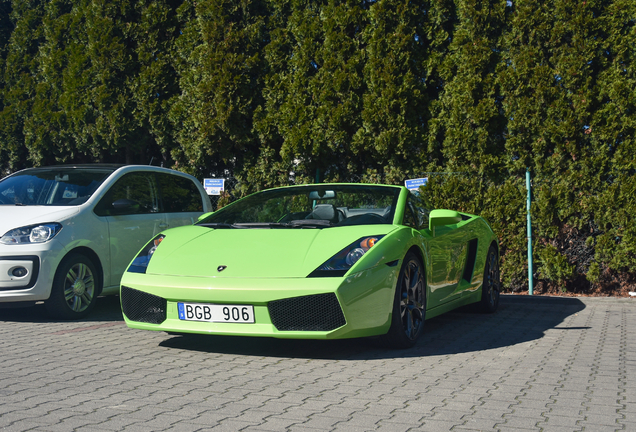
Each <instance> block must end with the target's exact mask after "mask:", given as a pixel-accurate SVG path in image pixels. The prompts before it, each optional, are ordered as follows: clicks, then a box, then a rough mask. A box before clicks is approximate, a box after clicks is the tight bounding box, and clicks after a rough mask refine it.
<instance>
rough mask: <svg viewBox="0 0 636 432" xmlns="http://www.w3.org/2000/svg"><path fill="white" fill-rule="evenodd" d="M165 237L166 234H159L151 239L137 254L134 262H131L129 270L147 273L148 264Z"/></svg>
mask: <svg viewBox="0 0 636 432" xmlns="http://www.w3.org/2000/svg"><path fill="white" fill-rule="evenodd" d="M165 237H166V236H165V235H163V234H159V235H158V236H157V237H155V238H153V239H152V240H150V241H149V242H148V244H147V245H146V246H144V248H143V249H142V250H141V251H140V252H139V253H138V254H137V256H136V257H135V259H134V260H133V262H132V263H130V267H128V271H129V272H131V273H146V270H147V269H148V264H149V263H150V258H152V255H153V254H154V253H155V251H156V250H157V247H158V246H159V244H160V243H161V241H162V240H163V239H164V238H165Z"/></svg>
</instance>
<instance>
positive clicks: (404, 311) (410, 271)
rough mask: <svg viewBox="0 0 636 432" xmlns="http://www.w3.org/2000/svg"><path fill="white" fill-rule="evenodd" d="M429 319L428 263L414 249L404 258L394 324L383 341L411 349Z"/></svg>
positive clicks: (393, 316)
mask: <svg viewBox="0 0 636 432" xmlns="http://www.w3.org/2000/svg"><path fill="white" fill-rule="evenodd" d="M425 319H426V283H425V279H424V266H423V265H422V262H421V261H420V259H419V258H418V256H417V255H415V254H414V253H412V252H409V253H407V254H406V256H405V257H404V261H403V263H402V267H401V269H400V275H399V277H398V282H397V286H396V289H395V296H394V299H393V313H392V314H391V327H390V328H389V331H388V332H387V334H386V335H384V336H383V341H384V343H385V344H386V345H388V346H389V347H392V348H399V349H404V348H411V347H413V346H414V345H415V344H416V343H417V340H418V339H419V337H420V336H421V334H422V332H423V329H424V320H425Z"/></svg>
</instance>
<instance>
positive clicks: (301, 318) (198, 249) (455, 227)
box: [121, 184, 500, 348]
mask: <svg viewBox="0 0 636 432" xmlns="http://www.w3.org/2000/svg"><path fill="white" fill-rule="evenodd" d="M499 289H500V282H499V252H498V245H497V238H496V236H495V235H494V234H493V232H492V230H491V229H490V227H489V226H488V224H487V223H486V222H485V221H484V220H483V219H482V218H481V217H479V216H474V215H469V214H464V213H458V212H456V211H451V210H439V209H438V210H432V211H431V210H430V209H427V208H425V206H424V205H423V201H422V200H421V198H420V197H419V196H418V195H416V194H413V193H412V192H410V191H409V190H408V189H406V188H405V187H402V186H386V185H371V184H315V185H304V186H291V187H283V188H277V189H270V190H265V191H261V192H258V193H255V194H253V195H250V196H248V197H246V198H243V199H241V200H239V201H236V202H234V203H232V204H230V205H228V206H227V207H224V208H222V209H220V210H218V211H217V212H214V213H207V214H205V215H203V216H202V217H201V218H200V220H199V221H198V222H197V223H196V224H194V225H191V226H185V227H179V228H174V229H170V230H167V231H164V232H163V233H161V234H160V235H158V236H157V237H155V238H154V239H152V240H151V241H150V242H149V243H148V244H147V245H146V246H145V247H144V248H143V249H142V250H141V252H139V254H138V255H137V257H136V258H135V259H134V260H133V261H132V263H131V264H130V266H129V267H128V270H127V271H126V272H125V274H124V276H123V278H122V280H121V304H122V309H123V312H124V318H125V320H126V324H127V325H128V326H129V327H133V328H138V329H146V330H159V331H167V332H175V333H203V334H216V335H242V336H271V337H277V338H297V339H336V338H354V337H366V336H380V337H381V338H383V339H385V342H387V343H388V344H389V345H391V346H393V347H398V348H408V347H411V346H413V345H415V343H416V342H417V339H418V337H419V336H420V335H421V334H422V329H423V325H424V320H425V318H432V317H434V316H437V315H439V314H442V313H444V312H448V311H450V310H452V309H454V308H457V307H459V306H463V305H467V304H470V303H478V304H477V307H478V308H480V309H481V310H483V311H484V312H494V311H495V310H496V309H497V306H498V304H499Z"/></svg>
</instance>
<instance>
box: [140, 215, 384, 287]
mask: <svg viewBox="0 0 636 432" xmlns="http://www.w3.org/2000/svg"><path fill="white" fill-rule="evenodd" d="M394 228H395V226H393V225H365V226H353V227H342V228H328V229H210V228H205V227H199V226H189V227H182V228H175V229H173V230H168V231H166V232H165V235H166V237H165V238H164V240H163V241H162V242H161V245H160V246H159V247H158V248H157V250H156V252H155V253H154V255H153V257H152V259H151V260H150V264H149V266H148V271H147V273H149V274H151V273H152V274H163V275H183V276H194V277H215V278H292V277H294V278H304V277H306V276H307V275H308V274H309V273H311V272H312V271H314V270H315V269H316V268H318V267H319V266H320V265H321V264H323V263H324V262H325V261H327V260H328V259H329V258H331V257H332V256H333V255H335V254H336V253H338V252H339V251H340V250H342V249H343V248H345V247H347V246H348V245H350V244H351V243H353V242H354V241H356V240H358V239H360V238H362V237H366V236H370V235H382V234H386V233H388V232H389V231H391V230H392V229H394ZM219 266H226V268H225V269H224V270H223V271H221V272H219V271H218V270H217V268H218V267H219Z"/></svg>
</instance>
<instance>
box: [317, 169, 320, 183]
mask: <svg viewBox="0 0 636 432" xmlns="http://www.w3.org/2000/svg"><path fill="white" fill-rule="evenodd" d="M316 183H320V168H316Z"/></svg>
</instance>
